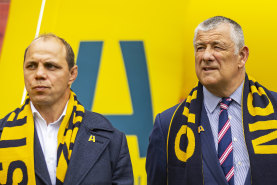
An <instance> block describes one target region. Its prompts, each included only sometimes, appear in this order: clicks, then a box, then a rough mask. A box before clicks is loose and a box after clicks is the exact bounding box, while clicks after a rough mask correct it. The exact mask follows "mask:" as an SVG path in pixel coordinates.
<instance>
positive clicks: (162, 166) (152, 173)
mask: <svg viewBox="0 0 277 185" xmlns="http://www.w3.org/2000/svg"><path fill="white" fill-rule="evenodd" d="M177 107H178V104H177V105H175V106H174V107H171V108H170V109H167V110H166V111H164V112H162V113H160V114H158V115H157V116H156V119H155V123H154V127H153V130H152V133H151V134H150V137H149V145H148V150H147V156H146V173H147V184H148V185H166V184H167V159H166V156H167V154H166V145H167V133H168V128H169V124H170V121H171V118H172V116H173V114H174V112H175V110H176V109H177Z"/></svg>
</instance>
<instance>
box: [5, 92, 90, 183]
mask: <svg viewBox="0 0 277 185" xmlns="http://www.w3.org/2000/svg"><path fill="white" fill-rule="evenodd" d="M84 112H85V109H84V107H83V106H82V105H81V104H80V103H79V102H78V100H77V97H76V95H75V93H74V92H72V91H71V94H70V98H69V102H68V106H67V110H66V115H65V117H64V119H63V121H62V123H61V126H60V128H59V132H58V138H57V139H58V148H57V161H58V162H57V171H56V178H57V184H62V183H63V182H64V179H65V175H66V171H67V167H68V164H69V160H70V157H71V154H72V149H73V146H74V142H75V138H76V135H77V133H78V130H79V127H80V124H81V123H82V120H83V116H84ZM0 184H30V185H33V184H36V182H35V168H34V119H33V115H32V111H31V107H30V99H29V97H27V98H26V100H25V104H24V105H22V106H21V107H19V108H17V109H15V110H14V111H13V112H11V113H10V114H9V116H8V118H7V119H6V121H5V122H4V123H3V130H2V133H1V132H0Z"/></svg>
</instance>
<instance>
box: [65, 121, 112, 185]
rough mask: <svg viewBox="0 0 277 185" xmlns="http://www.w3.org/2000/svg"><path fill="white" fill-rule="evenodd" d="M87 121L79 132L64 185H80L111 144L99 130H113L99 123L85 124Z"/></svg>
mask: <svg viewBox="0 0 277 185" xmlns="http://www.w3.org/2000/svg"><path fill="white" fill-rule="evenodd" d="M90 119H92V118H90ZM86 120H87V119H85V118H84V121H83V123H82V124H81V126H80V129H79V131H78V134H77V137H76V140H75V144H74V148H73V151H72V156H71V159H70V161H69V166H68V169H67V173H66V176H65V181H64V185H71V184H74V185H78V184H80V183H81V181H82V180H83V178H84V177H85V176H86V174H87V173H88V172H89V170H90V169H91V168H92V167H93V165H94V164H95V162H96V161H97V160H98V159H99V157H100V156H101V154H102V153H103V151H104V150H105V149H106V147H107V146H108V144H109V142H110V139H109V138H108V137H106V136H104V135H103V134H101V133H102V132H99V130H101V131H105V132H107V131H108V132H110V131H113V129H112V128H103V127H101V124H100V125H98V124H97V121H96V123H95V124H94V125H93V126H91V125H89V124H86V123H85V122H86ZM90 122H93V120H90ZM98 126H99V127H98Z"/></svg>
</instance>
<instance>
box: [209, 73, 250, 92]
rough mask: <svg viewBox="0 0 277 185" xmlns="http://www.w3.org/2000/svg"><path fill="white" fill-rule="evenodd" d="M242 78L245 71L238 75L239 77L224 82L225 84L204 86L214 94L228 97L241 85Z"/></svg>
mask: <svg viewBox="0 0 277 185" xmlns="http://www.w3.org/2000/svg"><path fill="white" fill-rule="evenodd" d="M244 79H245V73H243V74H242V75H241V76H239V78H237V79H236V80H232V82H231V83H230V82H228V83H224V84H228V85H227V86H226V85H222V84H219V85H217V86H205V87H206V88H207V89H208V90H209V91H210V92H211V93H212V94H214V95H215V96H218V97H230V96H231V95H232V94H233V93H234V92H235V91H236V90H237V88H238V87H239V86H240V85H241V83H242V82H243V80H244Z"/></svg>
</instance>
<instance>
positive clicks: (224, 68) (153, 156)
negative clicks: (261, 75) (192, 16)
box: [146, 16, 277, 185]
mask: <svg viewBox="0 0 277 185" xmlns="http://www.w3.org/2000/svg"><path fill="white" fill-rule="evenodd" d="M193 44H194V49H195V71H196V75H197V78H198V80H199V83H198V85H197V86H196V87H195V88H193V89H192V91H191V93H190V94H189V96H188V97H187V98H186V100H185V101H184V102H182V103H180V104H179V105H176V106H174V107H172V108H170V109H168V110H166V111H164V112H162V113H160V114H158V115H157V117H156V120H155V124H154V128H153V130H152V133H151V135H150V143H149V146H148V151H147V158H146V171H147V181H148V185H166V184H168V185H200V184H204V185H228V184H229V185H250V184H253V185H261V184H263V185H272V184H277V176H276V175H275V173H276V169H277V150H276V148H277V146H276V142H275V141H276V139H277V135H276V133H275V132H276V131H273V130H276V128H277V127H276V125H277V120H276V119H277V113H276V111H277V94H276V93H275V92H272V91H269V90H267V89H266V88H265V87H263V86H262V85H260V84H259V83H258V82H257V81H256V80H255V79H254V78H253V77H250V76H248V75H247V74H246V71H245V63H246V61H247V59H248V56H249V49H248V47H247V46H245V44H244V36H243V31H242V29H241V26H240V25H239V24H238V23H236V22H235V21H233V20H231V19H229V18H226V17H223V16H216V17H212V18H210V19H207V20H205V21H204V22H202V23H200V24H199V25H198V27H197V28H196V29H195V35H194V40H193Z"/></svg>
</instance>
